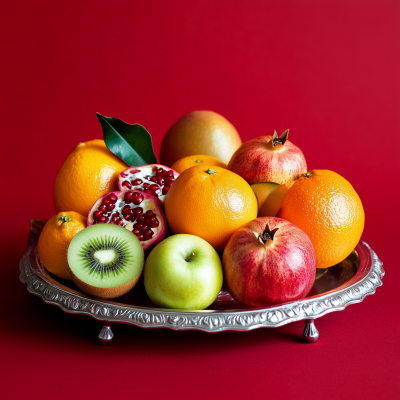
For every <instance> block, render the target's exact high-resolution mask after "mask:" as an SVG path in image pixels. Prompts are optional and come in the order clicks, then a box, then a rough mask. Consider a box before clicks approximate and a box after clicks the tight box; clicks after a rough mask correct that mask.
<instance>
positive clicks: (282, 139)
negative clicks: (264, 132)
mask: <svg viewBox="0 0 400 400" xmlns="http://www.w3.org/2000/svg"><path fill="white" fill-rule="evenodd" d="M288 136H289V129H286V131H285V132H283V133H282V135H281V136H280V137H278V134H277V133H276V131H274V134H273V135H272V146H273V147H275V146H276V145H277V144H281V145H282V146H283V145H284V144H285V142H286V140H287V138H288Z"/></svg>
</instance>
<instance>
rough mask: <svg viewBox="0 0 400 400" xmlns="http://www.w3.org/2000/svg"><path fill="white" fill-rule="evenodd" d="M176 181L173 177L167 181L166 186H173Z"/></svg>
mask: <svg viewBox="0 0 400 400" xmlns="http://www.w3.org/2000/svg"><path fill="white" fill-rule="evenodd" d="M174 181H175V178H174V177H173V176H171V177H169V178H167V179H166V180H165V184H166V185H168V186H171V185H172V184H173V183H174Z"/></svg>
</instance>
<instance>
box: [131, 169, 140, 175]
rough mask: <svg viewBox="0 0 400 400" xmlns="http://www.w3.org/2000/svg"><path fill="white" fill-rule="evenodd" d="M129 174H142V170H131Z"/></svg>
mask: <svg viewBox="0 0 400 400" xmlns="http://www.w3.org/2000/svg"><path fill="white" fill-rule="evenodd" d="M129 172H130V173H131V174H137V173H138V172H140V169H131V170H130V171H129Z"/></svg>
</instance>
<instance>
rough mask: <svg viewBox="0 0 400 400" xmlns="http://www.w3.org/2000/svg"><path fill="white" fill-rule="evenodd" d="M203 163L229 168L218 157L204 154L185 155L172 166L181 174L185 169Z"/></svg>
mask: <svg viewBox="0 0 400 400" xmlns="http://www.w3.org/2000/svg"><path fill="white" fill-rule="evenodd" d="M201 163H203V164H207V165H215V166H217V167H221V168H225V169H228V166H227V165H226V164H225V163H223V162H221V161H219V160H218V159H217V158H215V157H211V156H204V155H194V156H187V157H183V158H181V159H180V160H178V161H175V162H174V163H173V164H172V166H171V168H172V169H173V170H175V171H176V172H179V173H180V174H181V173H182V172H183V171H185V169H188V168H190V167H195V166H196V165H199V164H201Z"/></svg>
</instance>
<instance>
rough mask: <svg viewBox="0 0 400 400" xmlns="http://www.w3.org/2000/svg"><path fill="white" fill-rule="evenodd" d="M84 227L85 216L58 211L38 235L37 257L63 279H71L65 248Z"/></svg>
mask: <svg viewBox="0 0 400 400" xmlns="http://www.w3.org/2000/svg"><path fill="white" fill-rule="evenodd" d="M85 227H86V217H84V216H83V215H81V214H78V213H76V212H74V211H67V212H60V213H58V214H57V215H55V216H54V217H52V218H51V219H49V220H48V221H47V223H46V225H45V226H44V228H43V231H42V233H41V234H40V237H39V245H38V252H39V258H40V261H41V262H42V264H43V265H44V266H45V268H46V269H47V270H48V271H50V272H51V273H53V274H54V275H56V276H58V277H59V278H63V279H72V276H71V274H70V272H69V270H68V266H67V250H68V246H69V243H70V242H71V240H72V238H73V237H74V236H75V235H76V234H77V233H78V232H80V231H81V230H82V229H85Z"/></svg>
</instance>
